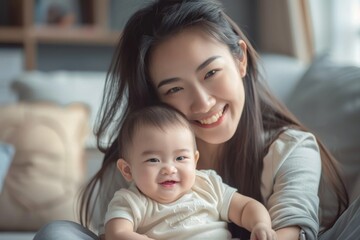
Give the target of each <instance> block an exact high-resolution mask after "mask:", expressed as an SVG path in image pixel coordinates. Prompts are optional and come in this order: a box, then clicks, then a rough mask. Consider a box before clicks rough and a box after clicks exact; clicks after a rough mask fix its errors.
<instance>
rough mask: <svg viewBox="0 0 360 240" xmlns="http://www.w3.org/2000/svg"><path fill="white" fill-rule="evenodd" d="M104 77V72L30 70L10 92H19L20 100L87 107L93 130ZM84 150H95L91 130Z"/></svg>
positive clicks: (17, 81) (17, 80)
mask: <svg viewBox="0 0 360 240" xmlns="http://www.w3.org/2000/svg"><path fill="white" fill-rule="evenodd" d="M105 78H106V73H105V72H76V71H74V72H70V71H54V72H48V73H45V72H40V71H32V72H26V73H24V74H22V75H21V76H19V77H17V78H16V79H15V81H14V83H13V89H14V90H15V91H16V92H17V93H18V96H19V100H20V101H30V102H34V101H51V102H55V103H58V104H61V105H68V104H70V103H74V102H81V103H85V104H87V105H88V106H89V108H90V111H91V115H90V123H91V128H92V129H93V127H94V124H95V120H96V115H97V112H98V110H99V108H100V104H101V99H102V95H103V88H104V84H105ZM86 147H87V148H95V147H96V138H95V136H94V134H93V133H92V131H91V134H90V137H89V138H88V140H87V142H86Z"/></svg>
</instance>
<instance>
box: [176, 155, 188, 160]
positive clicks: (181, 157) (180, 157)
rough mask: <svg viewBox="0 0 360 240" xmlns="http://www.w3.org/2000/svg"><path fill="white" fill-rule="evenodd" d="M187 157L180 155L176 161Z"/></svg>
mask: <svg viewBox="0 0 360 240" xmlns="http://www.w3.org/2000/svg"><path fill="white" fill-rule="evenodd" d="M186 158H187V157H185V156H179V157H177V158H176V161H182V160H185V159H186Z"/></svg>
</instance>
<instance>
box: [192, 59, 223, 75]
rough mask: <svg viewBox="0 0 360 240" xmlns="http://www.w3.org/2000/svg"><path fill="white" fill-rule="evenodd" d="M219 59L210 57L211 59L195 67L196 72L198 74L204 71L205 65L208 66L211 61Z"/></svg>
mask: <svg viewBox="0 0 360 240" xmlns="http://www.w3.org/2000/svg"><path fill="white" fill-rule="evenodd" d="M219 57H220V56H212V57H210V58H208V59H206V60H205V61H204V62H203V63H202V64H200V65H199V66H198V67H197V69H196V71H197V72H198V71H200V70H202V69H204V68H205V67H206V66H207V65H209V64H210V63H211V62H212V61H214V60H215V59H217V58H219Z"/></svg>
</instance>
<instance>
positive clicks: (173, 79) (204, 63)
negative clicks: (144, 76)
mask: <svg viewBox="0 0 360 240" xmlns="http://www.w3.org/2000/svg"><path fill="white" fill-rule="evenodd" d="M217 58H220V56H212V57H210V58H208V59H206V60H205V61H204V62H203V63H201V64H200V65H199V66H198V67H197V68H196V72H198V71H200V70H202V69H204V68H205V67H206V66H208V65H209V64H210V63H211V62H212V61H214V60H215V59H217ZM179 80H180V79H179V78H177V77H174V78H169V79H164V80H162V81H160V82H159V84H158V85H157V88H160V87H161V86H163V85H165V84H169V83H173V82H176V81H179Z"/></svg>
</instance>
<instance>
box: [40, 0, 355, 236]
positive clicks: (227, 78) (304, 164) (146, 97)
mask: <svg viewBox="0 0 360 240" xmlns="http://www.w3.org/2000/svg"><path fill="white" fill-rule="evenodd" d="M159 102H164V103H166V104H169V105H171V106H172V107H174V108H176V109H177V110H179V111H180V112H182V113H183V114H184V115H185V116H186V117H187V119H188V120H189V122H190V123H191V125H192V127H193V129H194V132H195V135H196V142H197V145H198V150H199V152H200V159H199V163H198V168H199V169H214V170H216V171H217V172H218V173H219V174H220V176H221V177H222V178H223V180H224V182H226V183H227V184H228V185H230V186H232V187H235V188H236V189H237V190H238V191H239V193H241V194H244V195H246V196H249V197H252V198H255V199H257V200H258V201H260V202H262V203H263V204H264V205H265V207H266V208H267V209H268V211H269V213H270V216H271V221H272V227H273V229H274V230H276V233H277V237H278V239H280V240H281V239H294V240H295V239H299V238H300V237H302V238H303V239H304V237H306V239H317V238H319V239H347V238H348V237H349V236H350V238H351V236H359V235H360V227H359V226H360V223H359V218H360V213H359V211H360V210H359V209H360V200H356V201H355V202H354V203H352V205H351V206H350V207H349V206H348V205H349V203H348V196H347V193H346V190H345V187H344V184H343V182H342V180H341V178H340V175H339V173H338V170H337V168H336V161H335V159H334V158H333V157H332V156H331V155H330V153H329V152H328V151H327V150H326V149H325V148H324V146H323V145H322V144H321V143H320V141H319V140H318V139H316V138H315V137H314V135H313V134H311V133H309V132H307V130H306V129H305V128H304V127H303V126H302V125H301V124H300V123H299V122H298V121H297V120H296V119H295V118H294V116H292V115H291V113H290V112H288V110H287V109H286V108H285V107H284V106H283V105H282V104H281V103H280V102H279V101H277V100H276V98H275V97H274V96H273V95H272V94H271V93H270V92H269V90H268V88H267V87H266V84H265V83H264V82H263V81H262V79H261V78H260V77H259V74H258V65H257V54H256V52H255V50H254V49H253V48H252V46H251V44H250V42H249V41H248V40H247V39H246V37H245V36H244V34H243V33H242V32H241V30H240V29H239V28H238V26H236V24H234V22H233V21H232V20H231V19H230V18H229V17H228V16H227V15H226V14H225V13H224V11H223V9H222V7H221V5H220V4H219V3H218V2H216V1H210V0H158V1H154V2H152V3H150V4H149V5H148V6H146V7H144V8H143V9H140V10H139V11H137V12H136V13H135V14H133V16H132V17H131V18H130V19H129V21H128V22H127V25H126V26H125V28H124V30H123V33H122V37H121V40H120V42H119V45H118V48H117V50H116V52H115V55H114V59H113V62H112V65H111V68H110V71H109V75H108V79H107V82H106V85H105V94H104V98H103V105H102V110H101V119H100V123H99V127H98V129H97V136H98V145H99V148H100V149H101V150H102V151H103V152H104V153H105V157H104V161H103V165H102V168H101V169H100V171H99V172H98V173H97V174H96V175H95V176H94V178H93V179H92V181H91V182H90V184H89V186H88V188H87V189H86V191H85V193H84V195H83V198H82V206H84V208H82V211H81V215H82V223H83V225H84V226H85V227H87V228H83V227H81V226H80V225H77V224H76V223H69V222H53V223H51V224H49V225H47V226H45V227H44V228H43V229H42V230H41V231H39V233H38V234H37V236H36V239H42V237H45V236H47V235H49V236H53V238H47V239H56V238H54V236H59V234H60V233H59V232H61V233H66V234H72V235H71V239H86V237H88V238H89V239H96V237H94V236H95V234H94V233H92V232H90V231H89V230H88V227H89V224H90V221H92V220H93V219H92V212H93V206H94V205H93V204H91V203H92V199H94V198H93V197H94V196H99V198H96V199H97V202H96V203H95V205H96V206H98V207H99V208H100V210H99V211H100V220H99V221H100V226H99V229H98V231H99V232H98V235H99V236H102V237H104V235H103V233H104V229H103V226H102V225H103V221H104V215H105V212H106V208H107V204H108V203H109V201H110V199H111V198H112V197H113V194H114V192H115V191H116V190H117V189H119V188H120V187H127V183H126V181H125V180H124V179H123V178H121V176H119V174H117V173H116V161H117V159H118V156H119V149H118V140H117V139H116V136H117V135H118V133H117V131H115V130H114V129H120V128H121V125H122V123H123V119H125V118H126V117H127V115H128V114H129V113H132V112H133V111H135V110H138V109H140V108H143V107H145V106H149V105H155V104H158V103H159ZM109 133H111V134H112V138H111V141H110V144H108V145H106V144H105V145H104V144H102V143H103V141H102V140H103V139H104V136H105V135H106V134H109ZM114 182H115V184H114ZM98 183H99V187H100V190H99V191H95V189H96V188H95V187H96V186H97V184H98ZM319 186H320V188H319ZM98 192H99V194H98ZM60 229H66V230H60ZM230 229H231V232H232V234H233V237H239V236H246V235H247V236H248V232H247V231H243V229H240V228H238V227H236V226H233V225H232V226H230ZM54 231H57V232H58V233H57V234H51V233H54ZM75 236H78V237H77V238H76V237H75ZM85 236H86V237H85ZM66 237H67V236H64V235H63V236H61V237H60V238H61V239H65V238H66ZM68 239H70V238H69V237H68Z"/></svg>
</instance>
